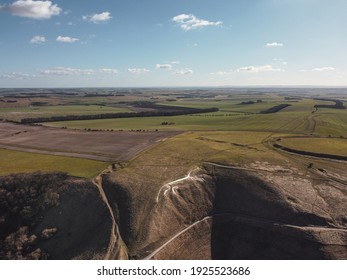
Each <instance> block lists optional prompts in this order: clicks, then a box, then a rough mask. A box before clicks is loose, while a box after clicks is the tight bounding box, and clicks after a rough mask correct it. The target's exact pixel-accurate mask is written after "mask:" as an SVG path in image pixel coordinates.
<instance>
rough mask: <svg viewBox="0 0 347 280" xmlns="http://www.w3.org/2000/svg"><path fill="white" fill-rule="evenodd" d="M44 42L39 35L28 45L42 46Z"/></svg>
mask: <svg viewBox="0 0 347 280" xmlns="http://www.w3.org/2000/svg"><path fill="white" fill-rule="evenodd" d="M45 42H46V38H45V37H44V36H40V35H37V36H34V37H33V38H32V39H31V40H30V43H31V44H43V43H45Z"/></svg>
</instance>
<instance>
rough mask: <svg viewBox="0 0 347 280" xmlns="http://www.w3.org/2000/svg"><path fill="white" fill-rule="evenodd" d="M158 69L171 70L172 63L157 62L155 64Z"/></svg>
mask: <svg viewBox="0 0 347 280" xmlns="http://www.w3.org/2000/svg"><path fill="white" fill-rule="evenodd" d="M155 67H156V68H157V69H166V70H171V69H172V65H171V64H157V65H156V66H155Z"/></svg>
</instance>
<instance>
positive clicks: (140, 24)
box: [0, 0, 347, 87]
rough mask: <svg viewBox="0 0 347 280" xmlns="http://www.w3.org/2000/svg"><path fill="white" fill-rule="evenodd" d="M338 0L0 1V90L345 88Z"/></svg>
mask: <svg viewBox="0 0 347 280" xmlns="http://www.w3.org/2000/svg"><path fill="white" fill-rule="evenodd" d="M346 12H347V1H345V0H330V1H326V0H174V1H173V0H146V1H144V0H137V1H135V0H124V1H120V0H112V1H111V0H88V1H86V0H52V1H43V0H42V1H34V0H0V87H99V86H101V87H123V86H130V87H138V86H146V87H150V86H272V85H292V86H295V85H313V86H347V55H346V50H347V19H346Z"/></svg>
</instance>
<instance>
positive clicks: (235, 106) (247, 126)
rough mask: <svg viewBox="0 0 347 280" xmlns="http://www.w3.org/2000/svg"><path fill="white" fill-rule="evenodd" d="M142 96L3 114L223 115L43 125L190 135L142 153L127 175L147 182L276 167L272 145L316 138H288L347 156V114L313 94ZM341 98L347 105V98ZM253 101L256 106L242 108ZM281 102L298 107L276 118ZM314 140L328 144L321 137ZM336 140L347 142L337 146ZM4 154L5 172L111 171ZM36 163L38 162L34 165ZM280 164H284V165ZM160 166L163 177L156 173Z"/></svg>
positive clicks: (74, 99)
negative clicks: (216, 169)
mask: <svg viewBox="0 0 347 280" xmlns="http://www.w3.org/2000/svg"><path fill="white" fill-rule="evenodd" d="M139 92H140V90H138V91H136V93H131V92H130V93H129V94H124V95H120V96H111V97H102V96H100V97H87V96H62V97H61V98H60V97H59V96H58V95H56V96H54V97H47V98H41V99H40V98H38V99H35V100H36V101H41V102H48V103H49V105H50V106H36V107H32V106H28V105H25V104H28V102H29V101H25V99H18V104H17V105H18V106H17V105H16V104H7V103H4V102H3V106H14V107H11V108H9V107H6V108H4V107H3V108H0V118H3V119H12V120H20V119H21V118H35V117H40V116H44V117H49V116H59V115H60V116H62V115H92V114H101V113H117V112H126V111H131V110H135V111H141V110H145V111H146V110H151V108H150V107H149V108H148V107H147V108H138V107H133V105H134V104H133V102H134V101H137V102H138V101H141V102H144V101H145V102H147V103H146V104H148V103H150V102H152V103H156V104H158V105H168V106H180V107H191V108H211V107H217V108H218V109H219V111H218V112H213V113H202V114H195V115H181V116H161V117H136V118H114V119H96V120H78V121H62V122H45V123H42V125H44V126H51V127H64V128H65V127H66V128H72V129H81V130H84V129H85V130H89V129H91V130H95V133H97V130H114V131H179V132H183V134H180V135H178V136H176V137H173V138H170V139H168V140H167V141H165V142H163V143H159V144H157V145H156V146H155V149H151V150H149V151H146V152H144V153H141V154H140V155H141V156H140V157H137V158H136V159H135V160H133V161H131V162H130V163H129V165H128V166H127V167H126V168H124V170H123V171H122V172H121V173H122V174H123V173H124V174H126V173H127V172H128V171H129V172H130V173H131V174H136V175H135V177H139V180H140V181H141V179H140V177H141V176H145V177H146V176H147V177H153V178H154V179H155V181H157V179H160V180H159V181H162V180H164V181H165V180H166V179H167V178H174V177H175V176H176V177H177V176H179V175H180V174H183V173H184V172H185V171H186V170H187V169H189V168H190V166H193V165H197V164H201V163H202V162H203V161H206V160H211V161H215V162H221V163H227V164H237V165H242V164H248V163H251V162H254V161H255V160H256V159H257V160H264V161H268V162H271V161H274V160H276V159H279V158H278V157H279V156H278V153H276V152H273V151H272V150H270V149H268V148H269V147H265V146H264V145H263V144H262V143H263V142H265V140H269V139H271V138H272V137H275V136H276V137H281V136H291V135H292V136H298V135H300V136H302V135H305V136H310V138H307V139H306V138H301V139H305V140H300V141H298V140H296V138H288V139H285V138H283V141H287V142H286V144H288V147H290V148H293V149H299V150H301V149H302V150H308V151H318V152H321V151H322V150H324V149H325V150H326V151H327V153H333V154H345V153H346V152H344V151H345V150H347V149H346V147H345V140H343V139H342V138H347V110H341V109H334V108H318V110H316V109H315V107H314V106H315V105H317V104H319V105H322V104H325V105H333V104H334V102H332V101H324V100H315V99H314V98H313V97H311V96H310V94H305V93H304V94H302V96H299V97H298V95H297V94H296V92H295V91H294V90H293V91H291V94H292V95H293V96H294V97H293V96H291V95H289V96H291V97H290V98H286V96H288V95H287V94H285V93H281V91H280V90H279V91H278V92H276V91H271V92H267V91H266V90H263V91H262V92H260V91H259V92H257V91H256V90H254V92H255V93H252V91H250V92H251V93H249V94H248V93H245V92H244V91H243V92H242V93H240V94H239V92H238V91H237V90H235V93H233V91H230V90H227V89H226V90H224V89H220V90H218V91H217V93H213V91H208V90H206V91H203V90H201V91H194V90H192V91H180V90H177V91H174V90H172V91H155V92H151V90H149V89H147V90H143V91H142V92H141V93H139ZM312 93H319V97H320V98H324V97H325V98H329V95H328V94H324V91H323V90H319V91H315V90H312ZM312 93H311V94H312ZM343 94H344V93H343ZM336 98H340V99H341V100H342V99H343V97H336ZM260 100H261V102H260ZM250 101H251V102H254V103H253V104H241V103H245V102H250ZM25 102H27V103H25ZM141 102H140V103H141ZM138 103H139V102H138ZM29 104H30V102H29ZM279 104H290V105H291V106H289V107H286V108H284V109H282V110H280V111H279V112H276V113H271V114H262V113H261V112H262V111H264V110H267V109H269V108H272V107H274V106H276V105H279ZM19 105H21V106H19ZM345 105H346V104H345ZM16 106H17V107H16ZM163 123H164V124H163ZM314 136H319V137H324V138H313V137H314ZM334 137H335V138H339V137H341V140H340V139H335V140H333V138H334ZM308 139H309V140H308ZM313 139H314V140H313ZM329 141H330V142H329ZM332 141H335V142H332ZM283 143H284V142H283ZM311 146H312V147H311ZM5 153H7V155H6V157H7V158H6V160H5V159H4V158H5ZM1 155H2V156H1V163H2V166H4V167H3V168H2V171H1V174H8V173H11V172H17V171H18V172H31V171H32V170H33V171H35V170H46V171H49V170H62V171H67V172H70V173H71V174H73V175H75V176H81V177H89V178H91V177H93V176H94V175H95V174H97V173H98V172H99V171H100V170H102V169H103V168H104V167H105V166H106V165H107V164H105V163H103V162H97V161H91V160H82V159H72V158H66V157H55V156H54V157H53V156H45V155H35V154H28V153H19V152H9V151H5V150H2V151H1ZM19 155H21V156H19ZM9 157H16V159H15V160H14V159H13V160H11V159H9ZM33 157H35V160H32V159H31V158H33ZM280 161H281V162H282V163H283V161H282V159H281V160H280ZM5 162H16V165H14V164H13V165H11V164H7V165H5ZM17 162H18V163H17ZM30 163H32V164H30ZM154 166H155V168H156V169H155V170H156V171H153V170H154V169H153V167H154ZM170 166H175V168H173V169H172V168H170ZM129 168H130V169H129ZM134 168H135V169H134ZM152 169H153V170H152ZM169 169H170V170H171V171H169ZM134 170H136V172H135V171H134ZM151 170H152V171H153V172H152V171H151ZM170 172H172V174H171V173H170ZM170 174H171V175H170ZM128 175H129V174H128ZM131 176H133V175H131ZM141 178H142V177H141Z"/></svg>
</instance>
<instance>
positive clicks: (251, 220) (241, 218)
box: [143, 212, 347, 260]
mask: <svg viewBox="0 0 347 280" xmlns="http://www.w3.org/2000/svg"><path fill="white" fill-rule="evenodd" d="M222 216H228V217H231V218H232V219H235V221H238V222H244V223H248V224H253V225H258V226H265V227H267V228H268V227H273V228H287V229H288V230H290V229H293V230H302V231H304V232H305V231H314V232H316V233H317V234H318V236H319V237H320V239H321V242H322V244H328V245H342V246H345V243H344V240H343V238H341V240H335V239H333V238H331V237H330V235H333V234H334V233H337V232H339V233H343V234H345V235H347V229H345V228H339V227H320V226H297V225H291V224H285V223H282V222H280V221H273V220H267V219H263V218H259V217H255V216H254V217H253V216H248V215H240V214H234V213H228V212H225V213H216V214H213V215H210V216H206V217H205V218H203V219H201V220H199V221H196V222H195V223H193V224H191V225H190V226H188V227H186V228H185V229H183V230H181V231H180V232H178V233H176V234H175V235H174V236H172V237H171V238H170V239H169V240H168V241H166V242H165V243H164V244H163V245H161V246H160V247H158V248H157V249H156V250H154V251H153V252H152V253H151V254H149V255H148V256H146V257H145V258H143V260H151V259H152V258H153V257H154V256H155V255H156V254H158V253H159V252H160V251H161V250H163V249H164V248H165V247H166V246H168V245H169V244H170V243H171V242H173V241H175V239H176V238H178V237H179V236H181V235H182V234H184V233H185V232H187V231H189V230H190V229H192V228H193V227H195V226H196V225H198V224H200V223H202V222H204V221H206V220H210V219H213V218H215V217H222ZM322 234H323V235H325V238H322ZM330 240H331V241H330Z"/></svg>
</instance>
